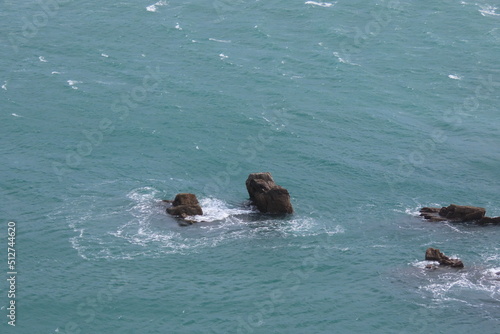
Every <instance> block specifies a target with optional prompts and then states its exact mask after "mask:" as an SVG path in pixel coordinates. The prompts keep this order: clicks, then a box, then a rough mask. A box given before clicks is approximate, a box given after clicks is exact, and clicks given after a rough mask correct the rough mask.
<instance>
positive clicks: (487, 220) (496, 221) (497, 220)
mask: <svg viewBox="0 0 500 334" xmlns="http://www.w3.org/2000/svg"><path fill="white" fill-rule="evenodd" d="M478 223H479V224H484V225H486V224H493V225H500V217H483V218H481V219H480V220H479V221H478Z"/></svg>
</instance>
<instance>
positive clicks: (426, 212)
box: [420, 207, 446, 222]
mask: <svg viewBox="0 0 500 334" xmlns="http://www.w3.org/2000/svg"><path fill="white" fill-rule="evenodd" d="M439 210H441V209H440V208H427V207H424V208H422V209H420V216H422V217H424V218H425V219H427V220H429V221H431V222H439V221H445V220H446V218H444V217H441V216H440V215H439Z"/></svg>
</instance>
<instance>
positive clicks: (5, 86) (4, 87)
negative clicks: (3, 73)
mask: <svg viewBox="0 0 500 334" xmlns="http://www.w3.org/2000/svg"><path fill="white" fill-rule="evenodd" d="M2 89H3V90H7V81H4V83H3V85H2Z"/></svg>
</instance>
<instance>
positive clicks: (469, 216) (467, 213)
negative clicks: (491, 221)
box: [439, 204, 486, 222]
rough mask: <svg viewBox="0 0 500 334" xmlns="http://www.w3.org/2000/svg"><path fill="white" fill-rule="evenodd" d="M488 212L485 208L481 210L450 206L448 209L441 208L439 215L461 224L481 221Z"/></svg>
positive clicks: (471, 207) (472, 207)
mask: <svg viewBox="0 0 500 334" xmlns="http://www.w3.org/2000/svg"><path fill="white" fill-rule="evenodd" d="M485 213H486V210H485V209H484V208H479V207H476V206H463V205H455V204H450V205H449V206H447V207H443V208H441V210H439V215H440V216H441V217H445V218H446V219H448V220H452V221H459V222H470V221H475V220H480V219H481V218H483V217H484V215H485Z"/></svg>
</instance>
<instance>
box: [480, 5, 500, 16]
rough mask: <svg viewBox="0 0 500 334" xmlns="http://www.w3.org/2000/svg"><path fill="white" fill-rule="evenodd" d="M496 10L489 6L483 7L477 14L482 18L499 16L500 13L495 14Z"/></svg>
mask: <svg viewBox="0 0 500 334" xmlns="http://www.w3.org/2000/svg"><path fill="white" fill-rule="evenodd" d="M497 9H498V8H497V7H494V6H491V5H483V6H481V9H479V12H480V13H481V15H482V16H500V13H497V12H496V10H497Z"/></svg>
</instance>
